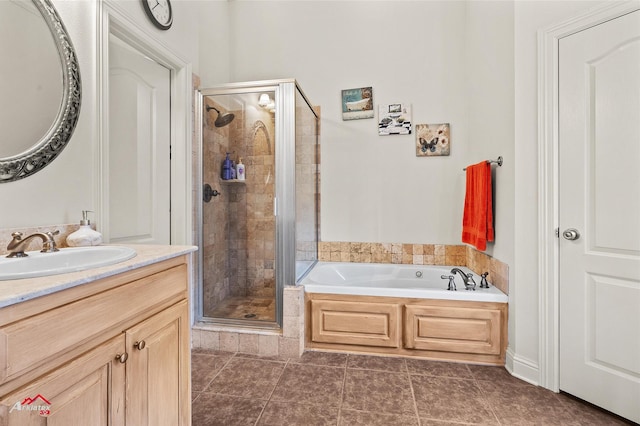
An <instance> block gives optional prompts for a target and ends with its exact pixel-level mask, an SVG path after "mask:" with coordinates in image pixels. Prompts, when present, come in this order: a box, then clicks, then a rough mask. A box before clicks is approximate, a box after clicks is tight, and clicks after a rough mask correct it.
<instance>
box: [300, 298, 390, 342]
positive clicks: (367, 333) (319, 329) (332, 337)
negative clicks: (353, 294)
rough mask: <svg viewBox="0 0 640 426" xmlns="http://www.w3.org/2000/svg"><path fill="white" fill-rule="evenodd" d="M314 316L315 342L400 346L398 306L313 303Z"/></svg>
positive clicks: (358, 303) (317, 301)
mask: <svg viewBox="0 0 640 426" xmlns="http://www.w3.org/2000/svg"><path fill="white" fill-rule="evenodd" d="M311 316H312V319H311V323H312V328H311V338H312V340H313V341H314V342H324V343H342V344H347V345H364V346H381V347H390V348H397V347H398V346H399V340H400V339H399V337H400V305H399V304H393V303H370V302H342V301H336V300H313V301H311Z"/></svg>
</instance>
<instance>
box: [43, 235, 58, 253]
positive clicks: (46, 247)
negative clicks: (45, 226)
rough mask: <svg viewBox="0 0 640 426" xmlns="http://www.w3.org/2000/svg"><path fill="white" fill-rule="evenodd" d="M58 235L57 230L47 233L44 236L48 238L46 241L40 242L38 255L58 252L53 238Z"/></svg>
mask: <svg viewBox="0 0 640 426" xmlns="http://www.w3.org/2000/svg"><path fill="white" fill-rule="evenodd" d="M59 233H60V230H59V229H56V230H55V231H47V232H45V233H44V234H45V235H46V236H47V237H49V238H48V239H47V241H43V242H42V250H40V253H53V252H56V251H60V250H59V249H58V247H56V240H55V239H54V238H53V236H54V235H58V234H59Z"/></svg>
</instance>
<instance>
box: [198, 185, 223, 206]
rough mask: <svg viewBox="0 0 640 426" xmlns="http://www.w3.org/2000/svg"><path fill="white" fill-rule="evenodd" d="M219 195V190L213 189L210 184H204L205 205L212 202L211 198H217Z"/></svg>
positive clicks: (203, 198)
mask: <svg viewBox="0 0 640 426" xmlns="http://www.w3.org/2000/svg"><path fill="white" fill-rule="evenodd" d="M218 195H220V192H218V190H216V189H213V188H211V185H209V184H208V183H205V184H204V187H203V189H202V200H203V201H204V202H205V203H208V202H209V201H211V197H217V196H218Z"/></svg>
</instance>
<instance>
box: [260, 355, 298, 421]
mask: <svg viewBox="0 0 640 426" xmlns="http://www.w3.org/2000/svg"><path fill="white" fill-rule="evenodd" d="M289 360H290V358H287V360H286V361H285V363H284V367H282V371H281V372H280V376H278V380H276V384H275V386H273V389H271V392H269V396H268V397H267V402H265V404H264V407H262V410H260V414H259V415H258V418H257V419H256V422H255V423H254V426H255V425H257V424H258V422H259V421H260V419H261V418H262V414H264V410H265V409H266V408H267V405H269V402H271V397H272V396H273V393H274V392H275V391H276V388H277V387H278V385H279V384H280V380H282V376H283V375H284V371H285V370H286V369H287V365H289Z"/></svg>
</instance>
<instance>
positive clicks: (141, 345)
mask: <svg viewBox="0 0 640 426" xmlns="http://www.w3.org/2000/svg"><path fill="white" fill-rule="evenodd" d="M145 346H147V342H145V341H144V340H141V341H139V342H135V343H134V344H133V347H134V348H136V349H137V350H139V351H141V350H143V349H144V348H145Z"/></svg>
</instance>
